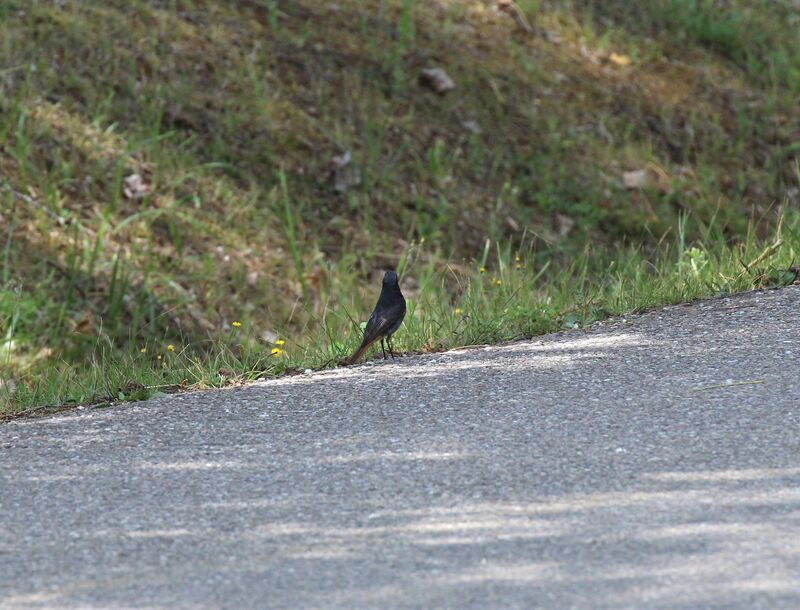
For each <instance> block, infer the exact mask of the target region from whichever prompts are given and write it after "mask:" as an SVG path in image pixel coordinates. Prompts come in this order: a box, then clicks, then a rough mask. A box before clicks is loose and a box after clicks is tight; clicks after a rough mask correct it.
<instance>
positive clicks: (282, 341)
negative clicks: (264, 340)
mask: <svg viewBox="0 0 800 610" xmlns="http://www.w3.org/2000/svg"><path fill="white" fill-rule="evenodd" d="M285 344H286V341H284V340H283V339H278V340H277V341H275V345H285Z"/></svg>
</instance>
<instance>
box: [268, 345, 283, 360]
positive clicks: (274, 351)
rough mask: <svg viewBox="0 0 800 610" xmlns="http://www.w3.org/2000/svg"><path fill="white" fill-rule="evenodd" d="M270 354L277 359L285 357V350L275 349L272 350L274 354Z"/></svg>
mask: <svg viewBox="0 0 800 610" xmlns="http://www.w3.org/2000/svg"><path fill="white" fill-rule="evenodd" d="M270 353H271V354H272V355H273V356H275V357H276V358H277V357H279V356H283V353H284V352H283V350H282V349H281V348H279V347H273V348H272V352H270Z"/></svg>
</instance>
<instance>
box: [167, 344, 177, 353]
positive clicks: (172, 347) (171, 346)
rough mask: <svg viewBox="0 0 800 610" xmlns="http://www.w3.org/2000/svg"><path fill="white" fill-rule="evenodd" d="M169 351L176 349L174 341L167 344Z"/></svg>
mask: <svg viewBox="0 0 800 610" xmlns="http://www.w3.org/2000/svg"><path fill="white" fill-rule="evenodd" d="M167 351H168V352H174V351H175V346H174V345H172V343H170V344H169V345H168V346H167Z"/></svg>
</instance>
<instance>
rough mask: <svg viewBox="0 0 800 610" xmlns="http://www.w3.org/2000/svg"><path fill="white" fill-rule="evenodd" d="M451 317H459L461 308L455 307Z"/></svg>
mask: <svg viewBox="0 0 800 610" xmlns="http://www.w3.org/2000/svg"><path fill="white" fill-rule="evenodd" d="M453 315H456V316H460V315H461V308H460V307H456V308H455V309H454V310H453Z"/></svg>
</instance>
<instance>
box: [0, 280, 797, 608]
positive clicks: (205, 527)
mask: <svg viewBox="0 0 800 610" xmlns="http://www.w3.org/2000/svg"><path fill="white" fill-rule="evenodd" d="M400 332H402V330H401V331H400ZM799 357H800V287H790V288H786V289H783V290H780V291H772V292H765V293H750V294H746V295H740V296H736V297H732V298H726V299H720V300H715V301H707V302H703V303H696V304H693V305H690V306H680V307H674V308H670V309H668V310H664V311H658V312H654V313H650V314H647V315H644V316H642V317H636V318H631V319H629V320H628V321H617V322H614V323H611V324H609V325H607V326H604V327H602V328H599V329H595V330H592V331H589V332H580V331H576V332H568V333H563V334H558V335H553V336H548V337H543V338H541V339H540V340H535V341H530V342H524V343H514V344H511V345H507V346H503V347H491V348H477V349H470V350H461V351H456V352H450V353H446V354H434V355H428V356H418V357H409V358H403V359H399V360H397V361H395V362H393V363H388V364H384V363H375V364H368V365H364V366H360V367H351V368H349V369H345V370H337V371H328V372H321V373H315V374H313V375H309V376H298V377H293V378H286V379H281V380H277V381H272V382H265V383H261V384H257V385H253V386H249V387H246V388H237V389H231V390H226V391H214V392H206V393H197V394H189V395H183V396H178V397H169V398H162V399H158V400H152V401H149V402H143V403H138V404H134V405H126V406H121V407H117V408H113V409H107V410H98V411H86V412H80V413H79V412H73V413H70V414H66V415H62V416H57V417H52V418H49V419H41V420H32V421H16V422H11V423H7V424H5V425H2V426H0V607H1V608H15V609H16V608H66V609H73V608H148V609H154V608H169V609H173V610H174V609H180V608H231V609H248V608H458V609H462V608H476V609H477V608H480V609H486V608H539V607H541V608H558V609H563V608H670V609H671V608H724V609H726V610H727V609H734V608H741V609H748V610H751V609H754V608H769V609H776V608H798V607H800V359H799Z"/></svg>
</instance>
